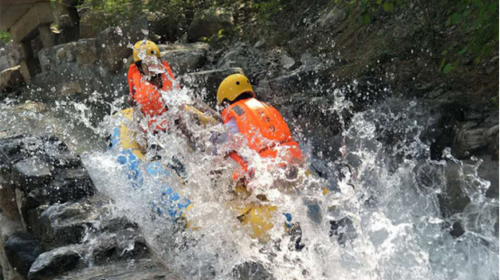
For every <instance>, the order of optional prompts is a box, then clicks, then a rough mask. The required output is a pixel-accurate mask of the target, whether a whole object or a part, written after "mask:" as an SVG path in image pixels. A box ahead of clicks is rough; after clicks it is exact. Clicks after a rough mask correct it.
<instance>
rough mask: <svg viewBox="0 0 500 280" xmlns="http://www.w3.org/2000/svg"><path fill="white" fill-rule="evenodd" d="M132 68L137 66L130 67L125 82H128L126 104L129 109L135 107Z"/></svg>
mask: <svg viewBox="0 0 500 280" xmlns="http://www.w3.org/2000/svg"><path fill="white" fill-rule="evenodd" d="M134 67H137V66H135V64H132V65H130V67H129V69H128V73H127V82H128V89H129V95H128V97H127V103H128V105H129V106H131V107H134V106H137V104H136V102H135V100H134V94H135V85H134V79H133V77H132V73H133V72H134Z"/></svg>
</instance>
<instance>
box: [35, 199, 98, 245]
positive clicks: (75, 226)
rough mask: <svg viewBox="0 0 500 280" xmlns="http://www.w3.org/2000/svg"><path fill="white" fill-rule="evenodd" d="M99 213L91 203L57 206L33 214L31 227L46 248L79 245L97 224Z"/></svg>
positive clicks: (40, 208) (40, 209) (44, 208)
mask: <svg viewBox="0 0 500 280" xmlns="http://www.w3.org/2000/svg"><path fill="white" fill-rule="evenodd" d="M98 216H99V213H98V211H97V210H96V209H95V208H94V207H93V206H92V205H91V204H89V203H87V202H81V203H64V204H55V205H52V206H50V207H48V208H46V207H43V206H41V207H39V208H38V209H37V211H33V212H31V215H30V219H29V223H28V224H29V225H30V228H31V230H32V231H33V232H34V233H35V234H36V235H37V236H38V238H40V240H41V242H42V243H43V245H44V247H45V248H47V249H52V248H56V247H60V246H65V245H70V244H79V243H81V242H82V240H83V238H84V236H85V234H86V233H87V231H88V230H91V229H92V227H93V224H94V223H96V222H97V220H98Z"/></svg>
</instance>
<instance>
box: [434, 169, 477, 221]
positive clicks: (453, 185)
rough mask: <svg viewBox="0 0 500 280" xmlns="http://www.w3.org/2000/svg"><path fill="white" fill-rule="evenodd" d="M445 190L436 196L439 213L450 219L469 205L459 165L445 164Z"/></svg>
mask: <svg viewBox="0 0 500 280" xmlns="http://www.w3.org/2000/svg"><path fill="white" fill-rule="evenodd" d="M445 176H446V189H445V190H444V192H443V193H442V194H440V195H438V198H439V202H440V205H439V206H440V208H441V213H442V215H443V216H444V217H450V216H452V215H454V214H456V213H461V212H462V211H463V209H465V207H466V206H467V204H469V203H470V198H469V197H468V196H467V194H466V193H465V192H464V191H463V189H462V187H465V186H464V185H463V184H464V183H465V182H464V180H465V175H464V171H463V168H462V166H461V165H460V164H457V163H454V162H450V161H448V162H447V166H446V169H445Z"/></svg>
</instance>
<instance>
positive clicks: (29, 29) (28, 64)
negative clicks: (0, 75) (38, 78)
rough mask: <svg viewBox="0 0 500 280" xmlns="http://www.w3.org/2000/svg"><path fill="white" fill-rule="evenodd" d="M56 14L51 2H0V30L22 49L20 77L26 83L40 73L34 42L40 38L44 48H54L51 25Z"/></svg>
mask: <svg viewBox="0 0 500 280" xmlns="http://www.w3.org/2000/svg"><path fill="white" fill-rule="evenodd" d="M53 22H54V13H53V9H52V5H51V2H50V0H0V30H1V31H8V32H9V33H10V35H11V36H12V40H13V41H14V42H15V43H19V44H21V45H22V47H23V52H24V57H25V61H24V62H22V63H21V73H22V75H23V78H24V80H25V82H26V83H29V82H30V81H31V77H32V76H33V75H35V74H36V73H38V72H39V71H40V70H39V69H40V63H39V61H38V58H37V55H36V53H34V50H33V46H32V43H31V41H32V40H33V39H35V38H39V39H40V41H41V43H42V45H43V47H44V48H48V47H52V46H54V36H53V34H52V32H51V30H50V24H51V23H53Z"/></svg>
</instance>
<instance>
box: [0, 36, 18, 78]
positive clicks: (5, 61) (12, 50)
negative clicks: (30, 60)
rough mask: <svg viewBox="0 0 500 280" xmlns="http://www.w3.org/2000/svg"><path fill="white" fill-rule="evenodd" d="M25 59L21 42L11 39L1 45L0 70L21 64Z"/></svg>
mask: <svg viewBox="0 0 500 280" xmlns="http://www.w3.org/2000/svg"><path fill="white" fill-rule="evenodd" d="M23 60H24V55H23V50H22V47H21V45H20V44H17V43H14V41H10V42H9V43H7V44H6V45H5V46H3V47H0V72H2V71H3V70H5V69H8V68H12V67H15V66H17V65H19V64H20V63H21V62H22V61H23Z"/></svg>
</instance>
